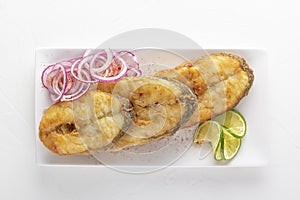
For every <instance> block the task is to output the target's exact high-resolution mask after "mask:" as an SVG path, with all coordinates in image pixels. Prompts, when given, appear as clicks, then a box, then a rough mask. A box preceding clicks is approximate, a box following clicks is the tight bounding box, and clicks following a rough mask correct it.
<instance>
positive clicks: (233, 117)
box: [213, 110, 247, 138]
mask: <svg viewBox="0 0 300 200" xmlns="http://www.w3.org/2000/svg"><path fill="white" fill-rule="evenodd" d="M213 120H215V121H217V122H219V123H220V124H221V125H223V126H224V127H226V128H227V130H228V131H229V132H230V133H231V134H232V135H233V136H234V137H237V138H242V137H244V136H245V134H246V131H247V124H246V120H245V119H244V117H243V116H242V114H241V113H239V112H238V111H236V110H230V111H227V112H225V113H223V114H222V115H219V116H217V117H215V118H214V119H213Z"/></svg>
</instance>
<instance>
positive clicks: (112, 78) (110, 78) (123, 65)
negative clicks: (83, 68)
mask: <svg viewBox="0 0 300 200" xmlns="http://www.w3.org/2000/svg"><path fill="white" fill-rule="evenodd" d="M118 61H119V62H121V69H120V70H119V73H118V74H114V76H105V77H104V76H99V75H97V74H94V78H96V79H98V80H99V81H100V82H113V81H117V80H119V79H121V78H122V77H123V76H125V74H126V72H127V66H126V63H125V62H124V61H123V59H121V58H119V57H116V58H115V59H114V61H113V62H118ZM105 73H106V72H105Z"/></svg>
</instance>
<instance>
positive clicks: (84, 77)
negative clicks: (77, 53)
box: [71, 60, 98, 83]
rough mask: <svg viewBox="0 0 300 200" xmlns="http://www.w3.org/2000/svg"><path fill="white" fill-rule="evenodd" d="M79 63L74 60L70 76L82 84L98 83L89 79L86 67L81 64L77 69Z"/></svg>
mask: <svg viewBox="0 0 300 200" xmlns="http://www.w3.org/2000/svg"><path fill="white" fill-rule="evenodd" d="M80 62H81V60H76V61H75V62H74V63H73V65H72V67H71V74H72V75H73V76H74V78H76V79H77V80H79V81H81V82H84V83H97V82H98V81H97V80H94V79H93V78H92V77H91V75H90V72H89V69H88V68H87V67H84V65H83V64H82V65H81V68H80V69H79V63H80Z"/></svg>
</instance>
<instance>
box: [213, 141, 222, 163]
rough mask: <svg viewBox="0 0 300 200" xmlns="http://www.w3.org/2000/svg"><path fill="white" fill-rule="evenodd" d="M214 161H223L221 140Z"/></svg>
mask: <svg viewBox="0 0 300 200" xmlns="http://www.w3.org/2000/svg"><path fill="white" fill-rule="evenodd" d="M214 159H215V160H216V161H220V160H223V157H222V154H221V140H220V141H219V143H218V146H217V148H216V150H215V153H214Z"/></svg>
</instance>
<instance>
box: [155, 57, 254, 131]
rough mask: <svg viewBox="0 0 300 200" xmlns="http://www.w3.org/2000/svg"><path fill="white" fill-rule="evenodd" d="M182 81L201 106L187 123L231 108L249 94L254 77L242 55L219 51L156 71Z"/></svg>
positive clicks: (202, 119) (190, 123) (204, 118)
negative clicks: (191, 89)
mask: <svg viewBox="0 0 300 200" xmlns="http://www.w3.org/2000/svg"><path fill="white" fill-rule="evenodd" d="M156 75H158V76H166V77H171V78H174V79H176V80H178V81H181V82H183V83H185V84H187V85H189V86H190V87H191V88H193V90H194V92H195V94H196V95H197V97H198V109H197V110H196V112H195V113H194V114H193V116H192V117H191V119H190V121H189V122H188V123H187V124H186V126H192V125H195V124H197V123H199V122H200V123H201V122H203V121H206V120H208V119H210V118H212V117H214V116H216V115H218V114H221V113H222V112H225V111H227V110H230V109H232V108H233V107H235V106H236V105H237V104H238V103H239V101H240V100H241V99H242V98H243V97H244V96H246V95H247V94H248V92H249V90H250V88H251V86H252V84H253V80H254V75H253V71H252V70H251V69H250V67H249V66H248V64H247V63H246V61H245V59H243V58H242V57H240V56H237V55H233V54H228V53H218V54H212V55H210V56H205V57H202V58H200V59H199V60H196V61H195V62H186V63H183V64H181V65H179V66H177V67H175V68H174V69H169V70H162V71H158V72H157V73H156Z"/></svg>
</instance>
